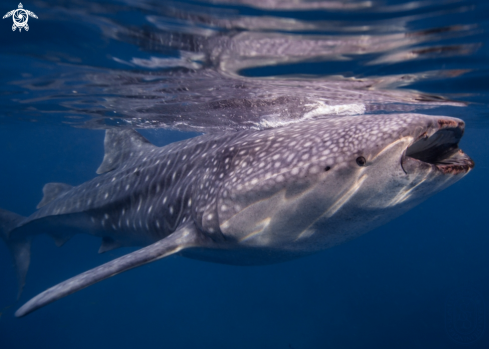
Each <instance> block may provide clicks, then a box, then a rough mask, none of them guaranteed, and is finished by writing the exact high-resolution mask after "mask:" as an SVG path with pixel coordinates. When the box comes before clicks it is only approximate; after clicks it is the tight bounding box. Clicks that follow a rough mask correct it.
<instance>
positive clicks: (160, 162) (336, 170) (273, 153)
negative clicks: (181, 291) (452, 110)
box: [0, 114, 473, 316]
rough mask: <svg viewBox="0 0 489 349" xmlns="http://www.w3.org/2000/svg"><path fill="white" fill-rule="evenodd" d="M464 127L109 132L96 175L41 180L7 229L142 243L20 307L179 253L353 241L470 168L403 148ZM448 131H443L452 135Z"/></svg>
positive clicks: (238, 258) (367, 122) (226, 258)
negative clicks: (35, 199)
mask: <svg viewBox="0 0 489 349" xmlns="http://www.w3.org/2000/svg"><path fill="white" fill-rule="evenodd" d="M463 127H464V124H463V121H461V120H459V119H454V118H448V117H433V116H427V115H421V114H396V115H364V116H362V117H361V118H359V117H341V118H336V119H317V120H308V121H304V122H303V123H301V124H292V125H288V126H284V127H281V128H275V129H268V130H263V131H241V132H235V133H224V134H219V135H203V136H200V137H196V138H193V139H190V140H185V141H181V142H177V143H173V144H170V145H167V146H165V147H161V148H159V147H156V146H154V145H152V144H150V143H149V142H148V141H147V140H146V139H144V138H143V137H142V136H141V135H139V134H138V133H137V132H135V131H133V130H109V131H107V134H106V138H105V157H104V161H103V163H102V165H101V166H100V167H99V169H98V171H97V172H98V173H99V174H100V175H99V176H98V177H96V178H94V179H93V180H91V181H89V182H86V183H83V184H81V185H79V186H76V187H70V186H67V185H64V184H51V185H49V186H46V187H45V198H44V199H43V202H41V204H40V209H39V210H38V211H37V212H35V213H34V214H32V215H31V216H30V217H28V218H25V219H23V220H20V221H19V219H18V218H16V223H15V226H14V228H9V231H8V232H7V233H4V234H6V235H7V236H10V239H14V238H15V239H21V238H28V237H30V236H32V235H34V234H38V233H42V232H45V231H48V232H50V234H51V235H53V237H55V239H56V238H57V239H58V240H59V239H61V242H64V241H65V240H66V239H67V237H68V238H69V236H71V235H73V234H75V233H89V234H92V235H95V236H99V237H101V238H102V246H101V249H100V251H101V252H103V251H107V250H110V249H112V248H116V247H119V246H147V247H145V248H144V249H142V250H140V251H136V252H138V253H137V254H136V253H134V254H130V255H127V256H124V260H122V259H121V262H120V263H119V262H117V260H115V261H113V262H110V263H111V264H110V265H107V267H104V266H101V267H99V268H96V269H94V270H92V271H88V272H86V273H84V274H83V277H82V276H79V277H78V276H77V277H75V278H73V279H70V280H71V281H70V280H68V281H66V282H65V283H61V284H60V285H58V286H56V287H55V288H53V289H50V290H48V291H49V292H48V291H46V292H47V293H42V294H41V295H39V296H38V297H36V298H35V299H33V300H32V301H31V302H29V303H28V305H26V306H24V307H23V308H22V310H21V311H20V312H19V313H18V315H19V316H23V315H25V314H27V313H29V312H31V311H33V310H35V309H37V308H39V307H41V306H43V305H45V304H47V303H49V302H52V301H53V300H56V299H58V298H61V297H63V296H65V295H67V294H70V293H72V292H76V291H77V290H79V289H81V288H84V287H87V286H88V285H91V284H93V283H94V282H98V281H100V280H103V279H105V278H107V277H110V276H112V275H115V274H117V273H120V272H123V271H125V270H128V269H130V268H133V267H135V266H139V265H142V264H145V263H149V262H152V261H154V260H157V259H161V258H163V257H164V256H167V255H169V254H172V253H177V252H178V253H179V254H181V255H183V256H186V257H189V258H196V259H201V260H209V261H215V262H219V263H228V264H239V265H250V264H267V263H276V262H280V261H283V260H289V259H293V258H297V257H300V256H304V255H307V254H311V253H315V252H318V251H320V250H323V249H326V248H329V247H331V246H334V245H337V244H339V243H342V242H344V241H347V240H349V239H352V238H355V237H357V236H359V235H361V234H364V233H365V232H367V231H370V230H372V229H374V228H375V227H378V226H379V225H382V224H384V223H386V222H387V221H389V220H391V219H393V218H395V217H397V216H399V215H400V214H402V213H404V212H406V211H407V210H409V209H410V208H412V207H413V206H415V205H417V204H419V203H420V202H422V201H423V200H425V199H426V198H427V197H429V196H430V195H433V194H434V193H436V192H438V191H440V190H442V189H444V188H446V187H448V186H449V185H451V184H453V183H455V182H456V181H457V180H459V179H460V178H462V177H463V176H464V175H465V174H466V173H467V172H468V171H469V170H470V169H471V168H472V167H473V162H472V163H471V165H467V166H465V165H464V166H465V167H463V169H464V170H463V171H458V172H452V173H448V172H447V171H441V170H440V169H438V168H437V167H436V166H435V165H432V164H427V163H424V162H421V161H418V160H417V159H411V158H406V157H405V152H406V149H407V148H408V147H409V146H410V145H412V144H413V143H414V142H415V141H417V140H419V139H421V138H423V139H424V138H429V137H430V136H432V135H433V134H435V133H436V132H437V131H439V130H442V129H446V128H448V129H450V130H451V129H453V130H456V131H457V132H458V134H460V137H461V134H462V133H463ZM454 132H455V131H454ZM447 134H448V136H447V137H445V138H440V139H448V140H451V138H450V137H451V136H450V135H451V133H447ZM454 134H455V133H454ZM452 138H453V137H452ZM458 140H459V138H457V139H456V142H457V143H458ZM454 142H455V141H454ZM359 158H360V159H361V160H359ZM467 159H469V158H467ZM469 160H470V159H469ZM469 160H464V161H469ZM457 161H458V160H457ZM470 161H471V160H470ZM467 163H469V162H467ZM406 169H407V170H406ZM0 216H1V215H0ZM0 220H1V217H0ZM12 224H13V223H12ZM12 224H11V225H10V226H12ZM5 226H7V225H5ZM8 241H9V240H7V243H8ZM148 245H149V246H148ZM141 251H145V252H141ZM145 256H146V257H145ZM147 256H151V258H149V257H147ZM121 258H122V257H121ZM73 285H76V286H73Z"/></svg>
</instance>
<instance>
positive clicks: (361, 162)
mask: <svg viewBox="0 0 489 349" xmlns="http://www.w3.org/2000/svg"><path fill="white" fill-rule="evenodd" d="M366 163H367V160H365V158H364V157H363V156H359V157H358V158H357V165H358V166H365V164H366Z"/></svg>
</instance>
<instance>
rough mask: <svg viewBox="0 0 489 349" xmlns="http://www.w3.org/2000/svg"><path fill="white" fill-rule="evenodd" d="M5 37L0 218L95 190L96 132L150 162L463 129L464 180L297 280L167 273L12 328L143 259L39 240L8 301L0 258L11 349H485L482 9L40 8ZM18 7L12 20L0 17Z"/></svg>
mask: <svg viewBox="0 0 489 349" xmlns="http://www.w3.org/2000/svg"><path fill="white" fill-rule="evenodd" d="M23 6H24V8H25V9H27V10H30V11H32V12H34V13H35V14H36V15H37V16H38V19H35V18H32V17H31V18H29V21H28V23H29V31H25V30H22V31H21V32H19V31H18V30H16V31H15V32H14V31H12V19H11V18H5V19H3V20H2V21H0V32H1V35H0V150H1V151H0V164H1V165H0V207H1V208H3V209H7V210H10V211H13V212H17V213H19V214H22V215H29V214H30V213H32V212H33V211H34V209H35V206H36V205H37V204H38V202H39V201H40V200H41V198H42V187H43V185H44V184H45V183H48V182H64V183H70V184H72V185H77V184H80V183H82V182H85V181H87V180H90V179H91V178H93V177H94V176H95V170H96V169H97V167H98V166H99V164H100V163H101V161H102V157H103V137H104V132H103V130H104V129H106V128H109V127H116V126H126V127H127V126H130V127H134V128H137V129H139V130H140V131H141V133H143V134H144V135H145V136H146V137H147V138H148V139H149V140H151V141H152V142H154V143H155V144H157V145H165V144H169V143H172V142H175V141H177V140H181V139H185V138H190V137H194V136H195V135H197V134H199V133H202V132H220V131H224V130H239V129H249V128H252V129H261V128H266V127H275V126H279V125H281V124H283V123H290V122H300V120H301V118H304V117H305V116H307V117H316V116H324V115H325V116H326V117H327V116H331V117H337V116H342V115H358V117H359V118H361V115H362V114H364V113H399V112H418V113H425V114H435V115H448V116H455V117H460V118H462V119H464V120H465V121H466V123H467V128H466V132H465V135H464V138H463V139H462V142H461V148H462V149H464V151H465V152H466V153H467V154H469V155H470V156H471V157H472V158H473V159H474V161H475V162H476V167H475V169H474V170H473V171H472V172H471V173H470V174H469V175H467V177H465V178H464V179H463V180H461V181H460V182H458V183H456V184H455V185H453V186H451V187H449V188H448V189H446V190H444V191H442V192H441V193H439V194H437V195H435V196H434V197H432V198H430V199H429V200H427V201H426V202H424V203H423V204H421V205H420V206H418V207H416V208H414V209H413V210H411V211H409V212H408V213H406V214H405V215H403V216H401V217H400V218H398V219H396V220H394V221H392V222H390V223H389V224H387V225H384V226H382V227H380V228H378V229H376V230H375V231H372V232H370V233H368V234H366V235H364V236H362V237H360V238H358V239H355V240H352V241H350V242H348V243H346V244H343V245H339V246H336V247H334V248H332V249H329V250H326V251H324V252H322V253H318V254H316V255H313V256H310V257H306V258H302V259H298V260H295V261H291V262H287V263H282V264H276V265H270V266H260V267H235V266H227V265H220V264H213V263H206V262H200V261H194V260H189V259H184V258H181V257H178V256H173V257H169V258H167V259H165V260H162V261H159V262H157V263H152V264H149V265H146V266H144V267H141V268H138V269H135V270H131V271H129V272H126V273H124V274H121V275H119V276H117V277H114V278H110V279H108V280H105V281H103V282H101V283H99V284H96V285H94V286H91V287H89V288H87V289H85V290H82V291H80V292H78V293H76V294H73V295H71V296H69V297H66V298H64V299H62V300H60V301H57V302H55V303H53V304H51V305H49V306H47V307H45V308H43V309H41V310H39V311H36V312H34V313H32V314H31V315H29V316H27V317H25V318H21V319H17V318H15V317H14V315H13V314H14V312H15V310H16V309H17V308H18V307H19V306H20V305H22V304H23V303H24V302H26V301H27V300H28V299H30V298H31V297H33V296H35V295H36V294H38V293H39V292H41V291H43V290H45V289H47V288H49V287H51V286H53V285H55V284H57V283H58V282H61V281H63V280H66V279H68V278H70V277H72V276H74V275H77V274H79V273H81V272H83V271H86V270H88V269H90V268H93V267H95V266H98V265H100V264H102V263H105V262H107V261H109V260H112V259H114V258H115V257H118V256H121V255H124V254H126V253H128V252H130V251H132V250H134V249H130V248H122V249H118V250H114V251H111V252H108V253H106V254H101V255H99V254H97V250H98V248H99V244H100V241H99V240H98V239H95V238H93V237H90V236H85V235H79V236H76V237H75V238H73V239H72V240H71V241H69V242H68V243H67V244H66V245H65V246H63V247H62V248H57V247H56V246H55V245H54V243H53V241H52V240H51V238H49V237H47V236H39V237H37V238H36V239H35V241H34V244H33V247H32V260H31V267H30V270H29V274H28V277H27V284H26V287H25V289H24V292H23V294H22V296H21V298H20V300H17V299H16V295H17V281H16V277H15V271H14V268H13V266H12V261H11V257H10V256H9V254H8V251H7V249H6V247H5V246H4V245H3V243H0V266H1V267H0V285H1V286H0V348H2V349H3V348H34V347H35V348H39V347H41V348H87V347H90V348H113V347H118V348H133V347H136V346H139V347H144V348H250V347H253V348H294V349H301V348H325V347H328V348H458V347H462V346H463V347H470V348H487V347H488V346H489V330H488V329H487V327H488V325H489V318H488V316H489V312H488V310H489V309H488V304H489V303H488V302H489V279H488V273H487V266H488V265H489V254H488V253H487V251H488V250H489V237H488V234H487V231H488V228H487V224H486V220H485V218H486V217H487V207H488V206H487V203H486V202H487V196H488V194H489V184H488V183H487V178H488V174H489V173H488V169H489V147H488V146H487V144H488V143H487V142H488V141H487V130H488V128H487V124H488V123H487V121H488V120H489V113H488V110H489V109H488V102H487V101H488V86H489V85H488V83H487V81H488V77H489V69H488V68H489V65H488V63H487V62H488V58H489V57H488V56H489V51H488V46H487V42H488V29H489V3H488V2H487V1H483V0H480V1H476V0H472V1H454V0H451V1H443V0H442V1H389V0H386V1H375V0H373V1H285V0H283V1H280V0H262V1H256V0H241V1H231V0H214V1H204V0H203V1H175V2H174V1H159V2H158V1H146V0H144V1H133V0H120V1H101V2H100V1H99V2H95V1H93V2H90V1H83V0H75V1H61V0H60V1H58V0H55V1H49V2H47V1H29V2H25V3H23ZM17 7H18V4H17V3H16V2H12V1H3V2H2V3H1V4H0V13H2V11H3V13H7V12H9V11H11V10H13V9H16V8H17Z"/></svg>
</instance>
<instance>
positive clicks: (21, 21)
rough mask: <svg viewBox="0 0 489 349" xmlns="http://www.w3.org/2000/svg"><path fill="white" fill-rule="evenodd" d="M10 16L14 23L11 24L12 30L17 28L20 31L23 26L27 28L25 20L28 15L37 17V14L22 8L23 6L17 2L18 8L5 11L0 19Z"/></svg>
mask: <svg viewBox="0 0 489 349" xmlns="http://www.w3.org/2000/svg"><path fill="white" fill-rule="evenodd" d="M10 16H12V19H13V20H14V24H13V25H12V30H13V31H15V29H17V28H19V32H21V31H22V28H24V29H25V30H26V31H28V30H29V25H28V24H27V21H28V20H29V16H31V17H34V18H36V19H37V16H36V14H35V13H34V12H31V11H28V10H24V6H23V5H22V3H19V8H18V9H17V10H12V11H10V12H7V14H6V15H5V16H3V18H2V19H5V18H7V17H10Z"/></svg>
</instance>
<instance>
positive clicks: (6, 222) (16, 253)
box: [0, 209, 31, 297]
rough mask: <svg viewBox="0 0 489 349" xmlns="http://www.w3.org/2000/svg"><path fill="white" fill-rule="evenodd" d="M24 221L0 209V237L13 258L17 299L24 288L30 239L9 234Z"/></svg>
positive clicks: (28, 260)
mask: <svg viewBox="0 0 489 349" xmlns="http://www.w3.org/2000/svg"><path fill="white" fill-rule="evenodd" d="M24 220H25V217H22V216H20V215H18V214H15V213H13V212H9V211H5V210H2V209H0V237H1V238H2V239H3V240H4V241H5V243H6V244H7V247H8V249H9V250H10V253H11V254H12V256H13V258H14V262H15V268H16V271H17V278H18V280H19V294H18V297H20V294H21V293H22V289H23V288H24V284H25V276H26V274H27V270H28V269H29V263H30V260H31V238H25V237H24V238H18V237H15V235H12V234H10V233H11V232H12V230H14V229H15V228H17V227H18V226H19V225H21V223H22V221H24Z"/></svg>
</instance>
